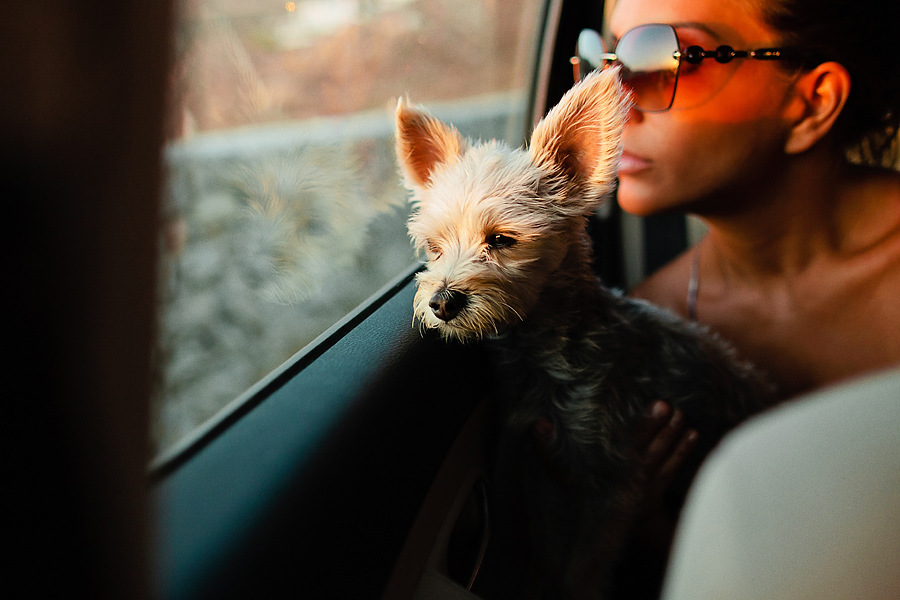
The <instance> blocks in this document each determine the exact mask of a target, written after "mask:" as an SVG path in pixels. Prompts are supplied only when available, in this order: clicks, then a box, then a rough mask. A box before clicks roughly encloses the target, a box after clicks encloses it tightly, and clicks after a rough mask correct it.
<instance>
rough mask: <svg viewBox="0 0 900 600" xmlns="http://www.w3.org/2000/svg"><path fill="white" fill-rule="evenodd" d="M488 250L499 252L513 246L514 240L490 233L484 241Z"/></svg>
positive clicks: (506, 236) (500, 234)
mask: <svg viewBox="0 0 900 600" xmlns="http://www.w3.org/2000/svg"><path fill="white" fill-rule="evenodd" d="M485 243H487V245H488V248H490V249H491V250H500V249H502V248H509V247H510V246H514V245H515V243H516V240H515V239H514V238H511V237H509V236H508V235H503V234H502V233H492V234H491V235H489V236H487V239H486V240H485Z"/></svg>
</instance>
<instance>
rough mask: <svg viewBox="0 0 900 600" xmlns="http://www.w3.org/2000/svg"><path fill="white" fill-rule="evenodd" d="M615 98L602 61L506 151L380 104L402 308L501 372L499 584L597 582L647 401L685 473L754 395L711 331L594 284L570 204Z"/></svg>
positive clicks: (582, 213) (507, 587)
mask: <svg viewBox="0 0 900 600" xmlns="http://www.w3.org/2000/svg"><path fill="white" fill-rule="evenodd" d="M628 106H629V100H628V98H627V94H626V93H625V92H624V91H623V88H622V87H621V84H620V83H619V79H618V76H617V72H616V70H615V69H607V70H605V71H602V72H598V73H593V74H591V75H589V76H588V77H587V78H586V79H584V80H583V81H581V82H580V83H578V84H576V85H575V86H574V87H573V88H572V89H571V90H569V92H568V93H567V94H566V95H565V96H564V97H563V98H562V100H561V101H560V102H559V104H558V105H557V106H556V107H555V108H553V109H552V110H551V111H550V112H549V113H548V114H547V116H546V117H545V118H544V119H542V120H541V122H540V123H539V124H538V125H537V126H536V127H535V129H534V132H533V134H532V136H531V142H530V145H529V148H528V149H524V150H523V149H512V148H509V147H507V146H505V145H503V144H501V143H498V142H495V141H489V142H470V141H468V140H464V139H463V138H462V137H461V136H460V134H459V133H458V131H457V130H456V129H455V128H452V127H450V126H447V125H445V124H443V123H441V122H440V121H438V120H437V119H435V118H434V117H432V116H431V115H429V114H428V113H427V112H425V111H424V110H422V109H420V108H414V107H412V106H410V105H409V104H408V103H407V102H406V101H404V100H403V99H401V100H400V102H399V104H398V107H397V113H396V146H397V155H398V159H399V162H400V165H401V171H402V174H403V175H404V179H405V182H406V185H407V187H408V188H409V189H410V191H411V192H412V197H411V202H412V204H413V212H412V216H411V217H410V221H409V232H410V235H411V237H412V240H413V242H414V244H415V246H416V247H417V248H418V249H420V251H424V253H425V255H426V257H427V263H426V266H425V269H424V270H423V271H422V272H421V273H420V274H419V275H418V279H417V284H418V289H417V293H416V295H415V301H414V312H415V316H416V318H417V319H418V320H419V321H420V322H421V325H422V326H423V327H424V328H426V329H434V330H437V331H438V332H440V335H441V336H442V337H443V338H445V339H447V340H452V341H459V342H472V341H478V340H482V339H486V340H488V343H490V344H491V345H492V346H493V347H494V349H495V350H496V356H497V357H498V358H499V364H501V365H502V367H503V368H504V369H505V371H503V373H504V374H503V375H502V377H501V387H502V395H503V397H504V400H503V401H502V402H501V404H500V407H499V409H498V412H499V413H500V416H501V419H500V421H501V429H502V432H501V434H500V439H501V440H502V442H501V444H500V445H499V446H498V455H499V461H500V462H499V466H498V468H497V473H496V475H495V477H496V480H497V481H498V482H500V483H502V485H501V488H502V489H503V492H504V493H501V494H500V497H501V500H500V506H499V507H498V511H497V512H499V513H501V514H502V515H504V516H506V517H507V518H508V519H510V523H509V525H508V527H506V533H507V535H509V536H511V537H510V538H509V541H508V546H509V547H508V548H507V549H506V551H505V553H506V554H507V555H508V556H506V558H509V559H510V565H512V566H510V568H509V569H507V570H508V571H509V575H510V578H509V579H510V580H509V581H506V582H505V583H504V584H503V586H502V587H504V590H503V591H504V592H505V593H507V594H509V597H516V598H525V597H540V598H570V597H595V598H596V597H600V596H601V595H603V593H604V591H603V590H604V588H606V587H608V586H609V581H610V580H611V579H612V578H613V577H614V573H611V572H609V571H610V569H611V565H612V563H613V562H614V560H615V557H616V556H617V554H618V553H619V552H620V550H621V547H622V546H623V544H624V539H625V537H626V531H624V529H626V528H627V527H628V525H627V523H626V521H627V519H624V518H622V517H621V515H623V514H627V513H628V512H629V509H630V506H631V505H632V504H634V503H635V502H636V496H635V493H634V490H635V488H634V486H633V485H631V480H632V478H631V473H632V471H633V466H634V464H635V463H634V460H635V456H636V450H635V448H634V444H633V442H632V439H633V435H634V432H635V427H636V425H637V423H638V422H639V421H640V420H641V418H642V417H643V416H644V415H645V414H646V413H647V410H648V408H649V406H650V404H651V403H652V402H653V401H654V400H658V399H662V400H666V401H667V402H669V403H670V404H671V405H672V406H673V407H677V408H679V409H680V410H681V411H683V413H684V414H685V416H686V419H687V420H688V421H689V422H690V424H691V426H692V427H694V428H695V429H697V430H698V432H699V434H700V437H699V439H700V440H701V442H700V443H699V444H698V447H697V448H695V450H694V452H693V453H692V459H693V460H694V462H695V463H696V464H695V465H691V466H690V467H688V466H687V465H686V468H684V469H682V471H688V472H689V475H687V476H686V477H687V479H688V480H689V478H690V477H691V476H692V475H693V472H692V471H694V470H695V469H696V466H697V465H698V464H699V460H700V459H701V458H702V457H703V455H704V454H706V453H708V451H709V450H710V449H711V448H712V446H713V445H715V443H716V442H717V441H718V440H719V439H720V438H721V436H722V434H723V433H724V432H725V431H727V430H728V429H729V428H731V427H733V426H734V425H736V424H737V423H738V422H740V421H742V420H743V419H745V418H747V417H748V416H749V415H751V414H753V413H754V412H756V411H758V410H759V409H760V407H761V406H762V405H763V404H764V403H765V402H766V401H767V398H768V397H769V396H770V394H771V393H772V390H771V389H770V387H769V385H768V383H767V382H766V381H765V380H764V378H763V377H762V376H761V375H760V374H759V373H758V372H757V371H756V370H754V369H753V368H752V367H751V366H749V365H745V364H743V363H740V362H739V361H737V360H736V359H735V356H734V353H733V352H732V350H731V349H730V348H729V347H727V346H725V344H724V343H723V342H721V340H719V339H717V338H716V337H714V336H713V335H711V334H709V333H708V332H706V331H704V330H703V329H701V328H700V327H699V326H696V325H694V324H691V323H687V322H685V321H682V320H680V319H678V318H676V317H674V316H673V315H671V314H669V313H668V312H665V311H662V310H660V309H657V308H654V307H653V306H651V305H650V304H648V303H645V302H641V301H638V300H634V299H630V298H627V297H625V296H623V295H621V294H619V293H617V292H614V291H611V290H609V289H607V288H605V287H603V286H602V285H601V284H600V283H599V282H598V281H597V278H596V277H595V275H594V272H593V270H592V267H591V257H592V252H591V246H590V241H589V238H588V236H587V233H586V224H587V218H588V216H589V215H591V213H593V212H594V211H595V210H596V209H597V208H598V206H599V204H600V203H601V202H603V200H604V198H605V196H606V195H607V194H608V193H609V192H610V191H611V190H612V187H613V185H614V181H615V176H616V167H617V162H618V158H619V155H620V153H621V143H620V137H621V130H622V127H623V124H624V122H625V119H626V114H627V111H628ZM536 430H540V431H543V435H536V434H535V431H536ZM673 487H674V486H673ZM686 488H687V480H686V481H685V482H682V483H681V485H680V486H679V487H678V489H679V490H680V492H679V493H678V494H676V498H675V499H674V501H673V502H674V503H675V505H676V506H678V505H680V503H681V502H682V501H683V493H684V491H685V490H686ZM522 531H524V532H525V533H524V538H523V539H515V540H513V538H514V537H515V536H516V535H518V534H517V532H522ZM517 551H519V552H521V553H522V555H521V556H519V557H517V558H516V561H513V560H512V557H513V555H514V554H516V552H517ZM514 565H518V569H516V567H515V566H514Z"/></svg>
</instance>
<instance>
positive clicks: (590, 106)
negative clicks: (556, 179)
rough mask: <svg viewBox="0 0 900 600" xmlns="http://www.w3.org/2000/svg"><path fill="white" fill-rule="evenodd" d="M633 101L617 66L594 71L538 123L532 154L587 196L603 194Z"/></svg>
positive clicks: (609, 185) (609, 184) (611, 179)
mask: <svg viewBox="0 0 900 600" xmlns="http://www.w3.org/2000/svg"><path fill="white" fill-rule="evenodd" d="M629 106H630V100H629V98H628V95H627V93H626V92H625V91H624V89H623V88H622V85H621V83H620V82H619V77H618V68H617V67H614V68H609V69H605V70H603V71H600V72H594V73H591V74H590V75H588V76H587V77H586V78H585V79H584V80H582V81H581V82H579V83H577V84H576V85H575V86H573V87H572V89H570V90H569V91H568V92H566V94H565V95H564V96H563V98H562V100H560V101H559V104H557V105H556V106H555V107H554V108H553V110H551V111H550V112H549V113H548V114H547V116H546V117H544V118H543V119H542V120H541V122H540V123H538V124H537V126H536V127H535V129H534V133H532V135H531V144H530V146H531V155H532V157H533V159H534V160H535V162H536V163H537V164H539V165H541V166H542V167H544V168H548V169H550V170H551V171H552V172H554V173H556V174H558V175H560V176H562V177H563V178H565V179H566V180H567V183H568V184H570V185H573V186H575V189H576V191H577V193H578V194H579V195H580V196H581V197H582V198H583V199H593V200H596V199H599V198H602V197H603V196H604V195H605V194H607V193H608V192H609V191H611V190H612V187H613V183H614V181H615V176H616V168H617V166H618V162H619V156H620V155H621V151H622V147H621V137H622V127H623V126H624V125H625V119H626V117H627V114H628V109H629Z"/></svg>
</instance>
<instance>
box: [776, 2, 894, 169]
mask: <svg viewBox="0 0 900 600" xmlns="http://www.w3.org/2000/svg"><path fill="white" fill-rule="evenodd" d="M766 5H767V6H766V8H765V9H763V19H764V20H765V22H766V23H767V24H768V25H770V26H771V27H773V28H774V29H775V30H776V31H779V32H781V34H782V37H783V42H784V43H785V44H786V45H791V46H797V47H799V48H802V49H804V50H808V51H810V52H811V53H812V55H813V56H815V57H816V60H815V62H816V63H822V62H828V61H834V62H837V63H840V64H841V65H843V66H844V68H846V69H847V71H848V72H849V73H850V79H851V89H850V96H849V97H848V99H847V104H846V106H845V107H844V110H843V111H842V113H841V115H840V116H839V117H838V120H837V121H836V122H835V125H834V129H833V132H834V135H835V141H836V142H837V144H838V145H839V146H840V148H841V149H842V150H843V151H844V152H845V153H846V154H847V156H848V157H849V158H850V159H851V160H852V161H853V162H860V163H864V164H871V165H884V166H892V165H896V164H897V159H898V154H900V149H898V139H897V131H898V128H900V43H898V41H897V37H898V35H900V19H898V12H900V10H898V7H900V2H898V1H897V0H852V1H851V0H770V2H767V3H766Z"/></svg>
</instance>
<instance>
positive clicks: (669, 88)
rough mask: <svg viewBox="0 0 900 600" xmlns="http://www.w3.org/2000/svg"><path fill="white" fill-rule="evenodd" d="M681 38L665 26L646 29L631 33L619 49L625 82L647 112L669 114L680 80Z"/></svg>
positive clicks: (617, 48) (619, 58)
mask: <svg viewBox="0 0 900 600" xmlns="http://www.w3.org/2000/svg"><path fill="white" fill-rule="evenodd" d="M677 50H678V38H677V37H676V35H675V30H674V29H672V28H671V27H668V26H665V25H642V26H640V27H635V28H634V29H631V30H629V31H628V32H626V33H625V35H623V36H622V39H621V40H619V43H618V44H617V45H616V57H617V59H618V61H619V62H620V63H621V64H622V67H623V69H622V80H623V82H624V83H625V85H626V86H628V87H629V88H630V89H631V91H632V93H633V94H634V100H635V106H636V107H637V108H638V109H640V110H643V111H648V112H653V111H661V110H666V109H668V108H669V107H671V106H672V100H673V99H674V98H675V84H676V82H677V80H678V58H677V57H676V52H677Z"/></svg>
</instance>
